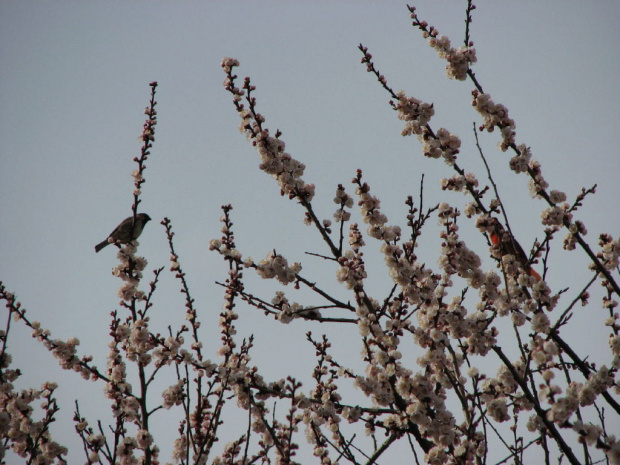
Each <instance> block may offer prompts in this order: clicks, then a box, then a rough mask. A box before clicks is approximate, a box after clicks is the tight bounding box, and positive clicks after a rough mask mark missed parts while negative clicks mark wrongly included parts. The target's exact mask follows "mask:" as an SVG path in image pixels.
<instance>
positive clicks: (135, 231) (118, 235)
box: [95, 213, 151, 252]
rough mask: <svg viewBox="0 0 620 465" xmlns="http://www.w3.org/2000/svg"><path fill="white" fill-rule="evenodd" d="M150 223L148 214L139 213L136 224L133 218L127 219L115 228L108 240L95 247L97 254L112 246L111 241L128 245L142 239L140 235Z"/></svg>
mask: <svg viewBox="0 0 620 465" xmlns="http://www.w3.org/2000/svg"><path fill="white" fill-rule="evenodd" d="M149 221H151V217H150V216H149V215H147V214H146V213H138V214H137V215H136V221H135V222H134V219H133V216H130V217H129V218H125V219H124V220H123V221H122V222H121V224H119V225H118V226H117V227H116V228H114V231H112V232H111V233H110V235H109V236H108V238H107V239H106V240H104V241H101V242H100V243H99V244H97V245H96V246H95V252H99V251H100V250H101V249H103V248H104V247H105V246H107V245H108V244H110V243H111V242H110V239H112V242H117V243H119V244H127V243H128V242H131V241H133V240H134V239H137V238H138V237H140V234H142V230H143V229H144V225H145V224H146V223H148V222H149Z"/></svg>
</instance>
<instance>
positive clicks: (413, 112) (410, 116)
mask: <svg viewBox="0 0 620 465" xmlns="http://www.w3.org/2000/svg"><path fill="white" fill-rule="evenodd" d="M396 96H397V97H398V102H397V103H396V104H395V105H394V109H395V110H396V111H397V112H398V119H400V120H402V121H405V127H404V128H403V130H402V132H401V134H402V135H403V136H410V135H411V134H416V135H418V136H419V135H421V134H423V133H424V131H425V127H426V125H427V124H428V123H429V121H430V120H431V118H432V117H433V115H434V114H435V109H434V108H433V105H432V104H431V103H425V102H422V101H421V100H418V99H417V98H415V97H407V95H405V92H404V91H402V90H400V91H398V92H396Z"/></svg>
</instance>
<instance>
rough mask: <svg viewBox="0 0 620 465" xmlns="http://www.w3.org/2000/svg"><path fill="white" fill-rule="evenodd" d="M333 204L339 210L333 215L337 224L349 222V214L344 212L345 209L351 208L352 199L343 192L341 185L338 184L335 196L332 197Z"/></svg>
mask: <svg viewBox="0 0 620 465" xmlns="http://www.w3.org/2000/svg"><path fill="white" fill-rule="evenodd" d="M334 203H335V204H337V205H340V208H339V209H338V210H336V212H335V213H334V219H335V220H336V221H338V222H340V221H349V219H350V218H351V212H348V211H346V210H345V208H351V207H353V197H351V196H350V195H349V194H347V193H346V192H345V190H344V186H343V185H342V184H338V188H337V189H336V196H335V197H334Z"/></svg>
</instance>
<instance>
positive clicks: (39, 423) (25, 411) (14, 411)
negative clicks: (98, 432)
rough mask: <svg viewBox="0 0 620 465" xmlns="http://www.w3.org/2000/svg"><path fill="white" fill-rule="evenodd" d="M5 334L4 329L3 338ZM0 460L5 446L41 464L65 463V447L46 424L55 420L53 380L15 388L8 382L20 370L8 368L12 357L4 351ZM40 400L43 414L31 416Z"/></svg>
mask: <svg viewBox="0 0 620 465" xmlns="http://www.w3.org/2000/svg"><path fill="white" fill-rule="evenodd" d="M4 336H5V334H4V332H3V334H2V337H4ZM0 361H1V364H0V374H1V376H0V380H1V381H0V437H2V438H3V440H2V446H0V461H2V463H5V462H4V459H5V457H4V454H5V449H4V447H5V446H6V445H10V447H11V449H12V451H13V452H14V453H15V454H17V455H18V456H19V457H22V458H24V459H27V462H28V463H38V464H42V465H48V464H55V463H66V462H65V460H64V457H63V456H64V455H66V454H67V448H66V447H63V446H61V445H60V444H58V443H57V442H56V441H54V440H53V439H52V436H51V433H50V430H49V426H50V424H51V423H52V422H54V421H55V414H56V412H57V411H58V406H57V404H56V400H55V398H54V391H55V390H56V388H57V387H58V386H57V385H56V383H51V382H47V383H44V384H43V385H42V386H41V389H23V390H21V391H17V390H15V388H14V386H13V384H12V383H11V381H14V380H15V379H16V378H17V377H18V376H19V370H7V368H8V366H9V364H10V361H11V357H10V355H9V354H7V353H6V352H2V354H1V355H0ZM39 400H42V402H41V403H40V406H41V407H42V409H43V412H44V416H43V418H41V419H40V420H36V419H34V418H33V414H34V407H33V405H32V404H33V403H35V402H37V401H39Z"/></svg>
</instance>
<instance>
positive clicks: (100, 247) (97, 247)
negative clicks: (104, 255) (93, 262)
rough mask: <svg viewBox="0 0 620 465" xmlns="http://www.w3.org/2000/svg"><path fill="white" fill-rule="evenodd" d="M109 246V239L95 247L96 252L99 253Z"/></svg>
mask: <svg viewBox="0 0 620 465" xmlns="http://www.w3.org/2000/svg"><path fill="white" fill-rule="evenodd" d="M108 244H109V242H108V240H107V239H106V240H105V241H101V242H100V243H99V244H97V245H96V246H95V252H99V251H100V250H101V249H103V248H104V247H105V246H106V245H108Z"/></svg>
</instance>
